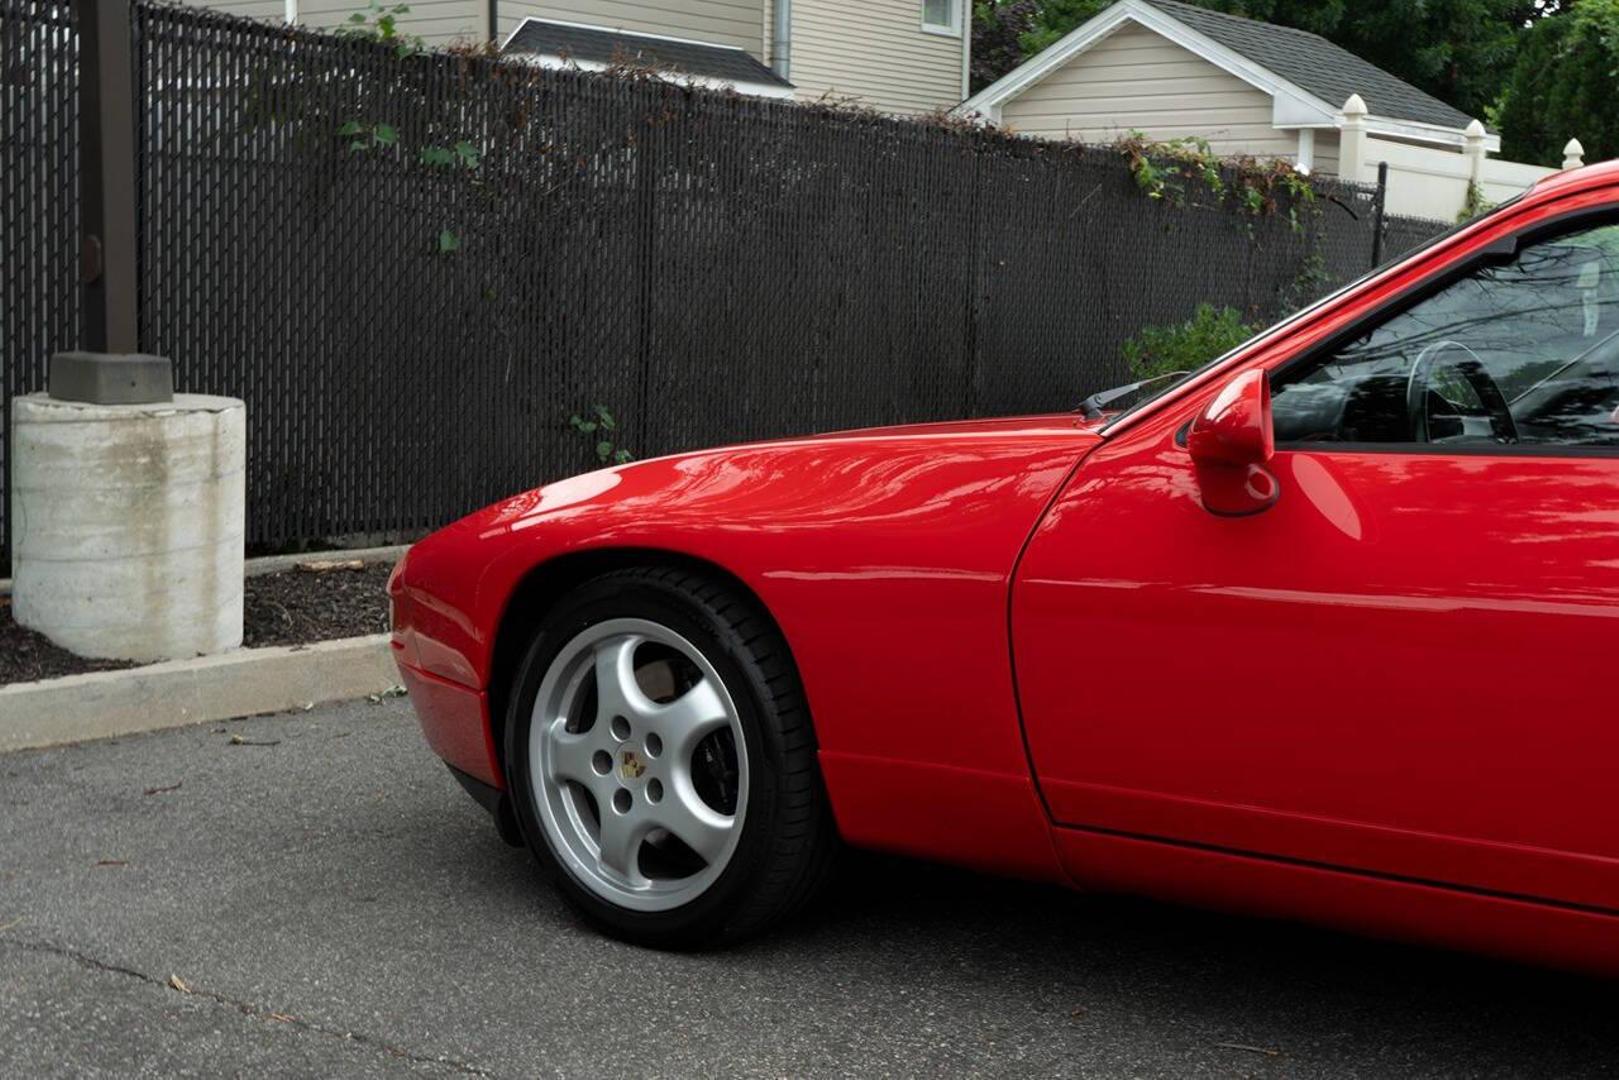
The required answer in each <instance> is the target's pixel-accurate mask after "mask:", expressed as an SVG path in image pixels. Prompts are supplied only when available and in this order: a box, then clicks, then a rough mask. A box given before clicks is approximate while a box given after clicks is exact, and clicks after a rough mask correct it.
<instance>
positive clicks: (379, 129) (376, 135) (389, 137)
mask: <svg viewBox="0 0 1619 1080" xmlns="http://www.w3.org/2000/svg"><path fill="white" fill-rule="evenodd" d="M371 137H372V138H373V139H375V140H377V142H379V143H381V144H382V145H383V146H392V145H393V144H394V143H396V142H398V141H399V129H398V128H396V127H394V126H393V125H392V124H378V125H377V126H376V127H375V128H373V129H372V130H371Z"/></svg>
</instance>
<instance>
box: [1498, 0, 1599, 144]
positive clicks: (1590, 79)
mask: <svg viewBox="0 0 1619 1080" xmlns="http://www.w3.org/2000/svg"><path fill="white" fill-rule="evenodd" d="M1495 122H1496V124H1497V126H1499V127H1500V129H1501V156H1502V157H1505V158H1509V159H1512V160H1515V161H1529V162H1534V163H1535V164H1537V165H1553V166H1555V165H1561V164H1562V161H1563V146H1564V144H1566V143H1567V142H1568V140H1569V138H1570V137H1571V136H1572V137H1574V138H1577V139H1579V140H1580V144H1581V145H1582V146H1583V147H1584V148H1585V160H1586V161H1604V160H1606V159H1608V158H1614V157H1619V0H1576V2H1575V3H1574V4H1573V5H1572V7H1570V8H1567V9H1565V10H1562V11H1559V12H1558V13H1556V14H1554V15H1550V16H1547V17H1546V18H1543V19H1540V20H1539V21H1538V22H1536V23H1535V25H1534V26H1533V27H1532V28H1531V29H1530V30H1529V32H1528V34H1527V35H1526V37H1525V40H1524V42H1523V46H1522V48H1521V49H1520V51H1519V54H1518V60H1517V63H1516V64H1515V65H1514V66H1513V68H1512V73H1511V77H1510V78H1509V79H1508V80H1507V84H1506V89H1505V92H1504V94H1503V96H1502V99H1501V107H1500V109H1499V110H1498V111H1497V112H1496V114H1495Z"/></svg>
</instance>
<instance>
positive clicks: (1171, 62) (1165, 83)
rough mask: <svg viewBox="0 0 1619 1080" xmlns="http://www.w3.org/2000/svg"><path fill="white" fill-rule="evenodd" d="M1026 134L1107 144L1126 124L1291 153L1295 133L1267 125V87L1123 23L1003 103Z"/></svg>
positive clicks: (1260, 152)
mask: <svg viewBox="0 0 1619 1080" xmlns="http://www.w3.org/2000/svg"><path fill="white" fill-rule="evenodd" d="M1001 123H1002V125H1004V126H1007V127H1011V128H1013V129H1015V130H1017V131H1019V132H1022V133H1023V134H1026V135H1036V136H1041V137H1043V138H1052V139H1077V140H1079V141H1081V142H1095V143H1106V142H1111V141H1113V140H1114V139H1116V138H1118V137H1119V136H1120V135H1123V134H1125V133H1126V132H1129V131H1130V130H1132V129H1135V130H1140V131H1142V132H1145V133H1146V134H1147V136H1148V137H1150V138H1153V139H1173V138H1177V137H1180V136H1183V135H1195V136H1201V137H1202V138H1205V139H1207V140H1208V141H1209V145H1210V147H1211V148H1212V149H1213V150H1214V151H1215V152H1216V153H1219V154H1252V155H1254V156H1255V157H1285V158H1289V159H1291V158H1293V157H1295V156H1296V155H1297V153H1298V135H1297V133H1296V132H1293V131H1277V130H1276V129H1275V128H1273V127H1271V98H1270V95H1269V94H1266V93H1265V92H1264V91H1262V90H1259V89H1257V88H1255V87H1253V86H1250V85H1249V84H1248V83H1245V82H1243V81H1242V80H1241V79H1239V78H1237V77H1236V76H1235V75H1232V74H1230V73H1228V72H1226V71H1225V70H1223V69H1221V68H1218V67H1216V66H1215V65H1213V64H1211V63H1209V62H1208V61H1207V60H1204V59H1202V58H1201V57H1199V56H1197V55H1196V54H1194V53H1191V52H1189V51H1187V50H1186V49H1183V48H1181V47H1180V46H1179V45H1176V44H1175V43H1174V42H1172V41H1169V40H1168V39H1166V38H1163V37H1160V36H1159V35H1157V34H1155V33H1153V32H1152V31H1151V30H1148V29H1147V28H1145V27H1143V26H1139V25H1136V24H1133V23H1132V24H1129V25H1127V26H1125V27H1123V28H1121V29H1120V30H1118V31H1117V32H1115V33H1113V34H1111V35H1109V36H1108V37H1107V38H1105V39H1103V40H1102V41H1100V42H1098V43H1097V44H1095V45H1093V46H1092V47H1091V48H1089V49H1087V50H1086V51H1084V52H1082V53H1080V54H1079V55H1078V56H1075V57H1074V58H1073V59H1072V60H1070V61H1069V62H1068V63H1067V64H1065V65H1064V66H1063V67H1061V68H1059V69H1058V70H1057V71H1054V72H1052V73H1051V74H1050V75H1048V76H1046V78H1044V79H1043V80H1041V81H1040V82H1038V83H1036V84H1035V85H1034V86H1032V87H1030V88H1029V89H1027V90H1025V91H1024V92H1023V93H1022V94H1021V95H1020V96H1018V97H1016V98H1014V99H1013V100H1011V101H1008V102H1006V104H1004V105H1003V106H1001Z"/></svg>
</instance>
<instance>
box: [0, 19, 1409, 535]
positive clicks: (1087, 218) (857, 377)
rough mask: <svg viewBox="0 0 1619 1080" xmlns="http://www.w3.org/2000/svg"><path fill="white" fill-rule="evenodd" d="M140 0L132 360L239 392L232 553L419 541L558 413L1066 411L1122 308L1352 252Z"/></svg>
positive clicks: (686, 424)
mask: <svg viewBox="0 0 1619 1080" xmlns="http://www.w3.org/2000/svg"><path fill="white" fill-rule="evenodd" d="M0 3H4V4H7V5H8V6H7V7H6V9H5V10H6V11H7V12H8V16H9V14H10V13H11V12H12V11H13V10H14V9H16V10H26V11H28V12H38V11H47V10H48V11H58V12H60V11H65V8H48V7H46V6H45V5H41V4H37V3H22V4H21V6H20V7H18V5H19V3H20V0H0ZM135 15H136V17H135V48H136V60H137V64H136V67H137V80H136V81H137V83H138V87H139V100H138V102H137V105H138V114H139V117H140V121H139V131H138V133H137V145H138V147H139V155H140V158H139V176H140V204H141V209H140V240H141V243H140V252H141V260H140V275H139V276H140V280H141V283H142V285H141V295H140V337H141V345H142V348H143V349H144V350H145V351H148V352H155V353H160V354H162V355H166V356H169V357H171V358H172V359H173V360H174V362H175V365H176V380H177V384H178V386H179V387H180V388H181V389H184V390H191V391H198V392H207V393H224V394H231V395H235V396H239V397H242V398H245V399H246V401H247V403H248V417H249V430H250V445H249V477H248V492H249V495H248V497H249V521H248V535H249V541H250V543H254V544H257V545H281V544H288V543H296V542H300V541H306V540H313V539H316V538H321V537H331V536H339V535H354V534H371V535H377V534H400V533H404V534H408V533H412V532H417V531H420V530H423V529H426V528H429V527H432V526H434V525H437V524H440V523H443V522H445V521H447V520H449V519H451V518H453V517H455V516H457V515H459V514H461V513H463V512H465V511H467V510H470V509H472V508H474V507H476V506H478V505H480V504H482V503H484V502H487V501H489V500H491V499H493V498H496V497H498V496H500V495H502V494H505V493H508V492H511V491H514V490H518V489H522V488H526V487H529V486H532V485H534V484H537V483H540V482H542V481H545V480H548V479H552V478H555V477H557V476H559V475H562V474H566V473H568V472H572V471H577V470H578V469H581V468H583V467H586V466H587V465H588V464H590V463H591V462H592V461H593V460H594V458H593V448H592V441H591V440H589V439H586V438H584V437H582V436H581V435H580V434H579V433H578V432H576V431H574V430H572V429H571V428H570V426H569V424H568V418H569V416H570V414H572V413H574V412H576V411H579V410H581V409H584V408H585V407H587V406H588V405H590V404H591V403H596V402H599V403H601V404H603V405H605V406H606V407H607V408H608V409H610V410H611V411H612V412H613V413H615V414H616V415H617V416H618V417H619V418H620V419H621V420H622V422H623V429H622V432H621V435H620V442H621V445H623V446H624V447H627V448H628V449H630V450H632V451H633V452H634V453H636V454H637V455H641V456H646V455H650V454H654V453H660V452H665V451H670V450H676V449H680V448H685V447H693V446H699V445H705V444H716V443H721V442H727V441H734V440H740V439H750V438H758V437H765V436H773V435H784V434H795V433H803V432H809V431H821V430H829V429H835V428H844V427H852V426H859V425H865V424H874V423H887V422H896V421H910V420H926V419H932V418H941V417H956V416H969V415H985V414H995V413H1007V412H1016V411H1030V410H1048V409H1063V408H1070V407H1072V406H1073V405H1074V403H1075V402H1076V401H1077V400H1078V398H1079V397H1081V396H1082V395H1083V393H1085V392H1087V391H1089V390H1093V389H1096V388H1098V387H1099V386H1101V385H1105V384H1107V383H1109V382H1115V381H1118V380H1119V379H1120V377H1121V375H1122V370H1121V363H1120V361H1119V359H1118V353H1119V344H1120V342H1121V341H1122V340H1123V339H1124V338H1125V337H1127V336H1129V335H1131V334H1133V333H1134V332H1135V331H1136V330H1138V329H1139V328H1140V327H1142V326H1143V325H1146V324H1151V323H1162V322H1167V321H1172V320H1177V319H1181V318H1184V317H1186V315H1187V314H1188V313H1189V312H1190V310H1191V309H1192V308H1193V307H1194V306H1195V304H1197V303H1198V302H1200V301H1204V300H1208V301H1212V302H1214V303H1216V304H1231V305H1233V306H1236V307H1239V308H1242V309H1243V310H1245V311H1247V312H1249V313H1251V314H1252V315H1254V316H1255V317H1264V316H1271V315H1276V314H1280V313H1281V312H1282V311H1284V310H1285V309H1287V308H1289V307H1292V306H1295V305H1297V304H1299V303H1302V302H1304V301H1306V300H1309V299H1311V298H1312V297H1313V295H1315V294H1317V293H1319V292H1321V291H1323V290H1324V289H1326V288H1328V287H1330V286H1331V285H1332V284H1334V283H1336V282H1337V281H1341V280H1343V279H1345V278H1347V277H1351V276H1356V275H1358V274H1360V273H1362V272H1364V270H1365V269H1367V267H1368V265H1369V259H1370V255H1371V251H1372V248H1373V243H1372V233H1373V229H1374V222H1375V220H1376V217H1377V215H1375V214H1374V213H1373V208H1372V202H1373V200H1372V198H1371V195H1370V193H1368V192H1366V191H1363V190H1357V189H1352V188H1348V187H1339V186H1331V187H1330V190H1327V191H1326V195H1328V196H1330V197H1327V198H1323V199H1321V200H1319V201H1318V202H1317V204H1316V208H1317V209H1316V210H1315V211H1312V212H1310V213H1307V214H1306V215H1305V216H1304V218H1303V221H1304V226H1303V228H1302V229H1295V228H1293V227H1292V226H1291V225H1290V224H1289V223H1288V222H1287V220H1286V219H1285V217H1284V216H1266V217H1258V218H1256V217H1252V216H1249V215H1245V214H1242V213H1240V212H1236V211H1234V210H1231V209H1209V208H1201V209H1198V208H1188V209H1177V208H1170V207H1164V206H1160V205H1158V204H1156V203H1154V202H1152V201H1150V200H1148V199H1146V198H1144V197H1143V195H1142V193H1141V192H1140V191H1138V190H1137V189H1136V187H1135V184H1134V182H1133V180H1132V178H1131V176H1130V174H1129V172H1128V170H1127V168H1126V167H1125V165H1124V163H1123V162H1122V161H1121V160H1120V158H1119V157H1118V155H1116V154H1114V153H1112V152H1109V151H1102V150H1086V149H1080V148H1076V147H1069V146H1059V145H1054V144H1047V143H1039V142H1034V141H1030V140H1022V139H1015V138H1011V137H1008V136H1005V135H1001V134H996V133H986V132H972V131H962V130H955V129H951V128H947V127H944V126H937V125H926V124H917V123H908V122H902V121H898V120H892V119H886V118H882V117H875V116H869V115H860V114H855V113H850V112H846V111H839V110H834V109H822V108H810V107H804V106H795V105H791V104H787V103H780V102H771V101H762V100H758V99H752V98H743V97H736V96H729V95H723V94H715V93H707V92H696V91H691V90H688V89H685V88H682V87H678V86H674V85H670V84H668V83H666V82H662V81H658V80H655V79H649V78H636V77H633V76H628V77H617V78H608V77H602V76H591V75H581V74H576V73H570V72H566V71H551V70H540V69H531V68H527V67H522V66H506V65H496V64H493V63H490V62H489V61H487V60H483V59H475V58H471V57H464V56H452V55H445V54H423V55H415V56H406V57H401V56H399V55H398V53H397V51H396V50H394V49H392V48H389V47H384V46H380V45H378V44H376V43H374V42H368V41H365V40H361V39H357V38H344V37H333V36H323V35H317V34H312V33H307V32H303V31H298V30H290V29H286V28H281V27H271V26H266V25H262V24H257V23H253V22H247V21H243V20H240V19H234V18H230V17H227V16H223V15H219V14H217V13H213V12H210V11H207V10H204V9H201V8H192V7H170V6H159V5H152V4H139V5H137V7H136V12H135ZM28 17H29V18H33V17H34V16H33V15H29V16H28ZM10 24H11V20H10V18H9V17H8V21H7V25H8V27H9V26H10ZM7 42H8V44H7V45H6V50H7V52H6V57H7V61H8V64H9V63H10V62H11V58H12V56H13V46H12V45H11V44H10V43H9V42H10V37H9V36H8V37H7ZM41 47H42V46H39V45H35V46H33V48H34V49H35V50H36V51H37V50H38V49H39V48H41ZM53 47H54V48H57V49H61V48H68V49H69V51H68V52H66V53H64V54H63V55H65V56H67V57H68V58H69V59H70V58H71V51H70V41H69V42H68V44H67V45H63V44H61V43H58V44H57V45H55V46H53ZM52 55H55V54H54V53H53V54H52ZM71 76H72V71H71V64H70V63H69V64H68V66H67V67H66V68H64V69H62V70H60V71H59V72H58V75H57V76H56V79H57V81H59V82H62V83H64V84H65V85H70V84H71ZM31 77H33V78H38V76H31ZM51 85H52V87H53V88H54V87H56V83H54V82H53V83H52V84H51ZM68 98H69V100H70V99H71V94H70V93H69V94H68ZM6 107H7V110H8V111H7V112H6V114H5V115H6V118H7V122H8V124H11V123H13V122H15V123H19V124H33V125H39V124H42V123H46V122H45V121H43V120H42V119H41V118H40V113H41V111H42V110H39V109H38V108H37V107H36V108H31V109H24V110H20V111H18V112H17V117H18V119H17V120H15V121H13V119H12V117H13V113H12V111H10V110H11V102H10V99H9V98H8V99H7V101H6ZM25 114H26V115H25ZM50 115H51V117H52V119H51V120H50V121H49V122H48V126H49V127H50V133H49V134H50V138H51V139H52V140H57V141H52V142H51V143H50V145H51V147H52V150H51V151H50V152H49V154H48V155H47V156H48V157H49V160H50V161H52V162H55V163H56V166H55V168H56V171H55V172H51V173H49V174H48V175H45V174H42V180H41V181H40V187H39V189H38V190H37V192H36V189H34V188H29V189H28V190H27V191H25V192H23V193H21V194H20V195H18V194H14V193H13V191H12V185H13V183H14V181H13V179H12V170H10V169H9V168H8V169H7V171H6V179H5V181H4V182H5V183H6V185H7V187H6V189H5V204H4V207H3V212H4V214H5V218H4V220H5V221H6V222H7V223H8V224H7V225H6V228H7V229H11V228H14V227H15V228H34V227H35V226H33V225H31V224H24V225H15V226H14V225H13V224H11V223H12V222H13V221H14V220H15V221H20V220H21V219H24V218H27V219H28V220H29V221H30V222H31V221H32V220H33V219H32V215H33V213H34V211H32V210H30V209H28V207H39V206H46V207H49V208H50V211H51V215H52V216H51V218H50V220H52V221H53V222H58V219H60V220H59V223H58V224H53V225H52V226H51V231H50V234H49V236H48V237H45V236H40V237H39V238H38V239H37V240H35V239H30V240H29V245H30V246H28V247H26V248H25V249H24V251H25V255H24V259H23V262H24V264H26V265H25V266H24V268H23V270H22V271H21V273H22V275H23V277H24V278H27V279H28V280H29V281H34V282H37V281H43V280H45V279H50V280H51V281H53V282H55V284H54V285H53V288H54V289H55V290H56V291H55V292H51V293H49V294H48V296H47V295H45V294H44V293H42V292H41V290H40V287H39V286H38V285H27V286H25V287H23V291H24V292H25V293H26V295H28V296H30V297H34V296H39V297H40V299H39V300H38V301H36V307H37V312H36V314H34V315H31V316H27V315H25V317H27V318H33V319H35V320H36V322H37V321H38V320H44V319H47V318H48V319H49V320H53V321H50V322H49V324H48V327H46V328H45V329H38V330H30V331H28V333H30V334H32V335H33V336H31V337H27V338H26V339H19V340H18V341H17V342H16V344H15V345H13V344H11V343H12V342H13V338H12V337H10V336H9V335H11V334H12V333H13V331H12V330H11V323H10V322H8V323H6V327H7V333H8V338H7V341H8V348H9V352H8V354H7V355H6V357H4V361H3V362H4V369H5V371H6V378H7V383H6V389H7V392H8V393H14V392H19V391H22V390H26V389H32V388H37V387H38V385H39V379H40V375H41V365H42V364H43V361H44V358H45V356H46V355H47V354H48V353H49V351H51V349H53V348H58V347H62V346H64V345H66V344H68V343H69V341H68V339H70V338H71V336H72V335H71V333H70V331H71V329H72V323H71V317H70V315H68V314H65V313H68V312H71V311H72V310H73V309H72V307H71V304H70V303H68V302H67V301H65V300H63V299H62V297H63V294H64V291H65V292H67V293H71V291H72V290H71V288H70V285H71V275H70V274H68V275H64V273H63V268H64V267H66V266H70V265H71V262H72V251H73V246H72V245H73V243H74V241H73V239H72V237H73V223H72V217H71V208H72V206H73V199H72V197H71V194H70V189H71V164H72V154H71V150H70V148H64V146H67V145H70V139H69V140H68V143H67V144H64V145H58V142H59V141H61V139H62V133H63V132H64V131H66V132H67V133H68V134H69V135H70V134H71V130H72V128H71V113H70V112H59V111H57V110H56V109H55V107H53V109H52V110H51V111H50ZM64 116H66V117H68V118H69V119H67V120H63V117H64ZM379 125H380V126H379ZM10 130H11V129H10V127H8V128H7V131H8V142H7V144H6V150H5V153H6V154H7V155H10V154H11V153H12V152H13V151H12V148H11V142H10V141H9V140H10V135H9V131H10ZM35 137H38V136H35ZM9 160H10V158H9V157H8V158H7V161H8V162H9ZM29 183H33V181H29ZM53 185H54V186H53ZM28 200H35V201H33V202H30V201H28ZM19 208H20V209H19ZM1439 227H1440V226H1437V225H1434V224H1433V223H1421V225H1420V226H1417V227H1416V229H1415V230H1414V231H1413V230H1411V229H1407V230H1405V232H1403V233H1402V234H1401V235H1402V236H1406V237H1407V238H1408V240H1409V241H1410V242H1415V241H1416V240H1417V239H1419V238H1420V236H1421V235H1424V234H1425V233H1431V232H1433V231H1437V229H1438V228H1439ZM29 235H30V236H32V233H30V234H29ZM7 236H8V241H9V237H10V236H11V233H10V232H8V233H7ZM1398 250H1399V244H1398V243H1395V242H1393V240H1392V239H1391V241H1390V242H1389V243H1388V245H1387V247H1386V249H1385V252H1386V254H1395V253H1397V252H1398ZM9 263H10V260H8V267H7V269H6V271H5V272H6V273H7V274H8V275H10V274H11V273H13V271H12V270H11V269H10V266H9ZM19 280H21V279H19ZM6 281H7V289H8V292H7V293H6V296H7V297H10V296H11V292H10V290H11V289H12V288H13V286H12V284H11V282H12V278H11V277H10V276H8V277H7V278H6ZM29 290H32V291H29ZM30 310H33V309H30ZM27 325H28V326H30V327H33V326H35V325H36V323H35V322H29V323H27ZM39 325H41V326H46V324H44V323H40V324H39ZM21 357H26V362H24V361H22V360H19V358H21Z"/></svg>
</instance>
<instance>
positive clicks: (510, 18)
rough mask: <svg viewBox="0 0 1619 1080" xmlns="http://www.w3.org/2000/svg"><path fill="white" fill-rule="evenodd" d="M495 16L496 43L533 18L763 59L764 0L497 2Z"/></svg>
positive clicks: (539, 0)
mask: <svg viewBox="0 0 1619 1080" xmlns="http://www.w3.org/2000/svg"><path fill="white" fill-rule="evenodd" d="M499 14H500V27H499V37H500V38H501V39H504V38H505V37H506V35H507V34H510V33H511V32H512V31H513V30H515V29H517V24H518V23H520V22H522V21H523V20H524V19H527V18H530V17H533V18H536V19H556V20H558V21H559V22H572V23H584V24H585V25H587V26H600V27H604V28H605V29H608V30H632V31H635V32H636V33H641V34H661V35H663V36H665V37H676V38H686V39H688V40H691V41H703V42H707V43H708V44H711V45H731V46H735V47H736V48H739V49H746V50H747V51H748V52H749V53H750V54H752V55H753V56H754V57H756V58H758V59H763V58H764V42H765V37H764V30H763V26H764V6H763V0H652V2H650V3H649V2H645V0H564V2H561V3H552V2H548V0H500V7H499Z"/></svg>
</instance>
